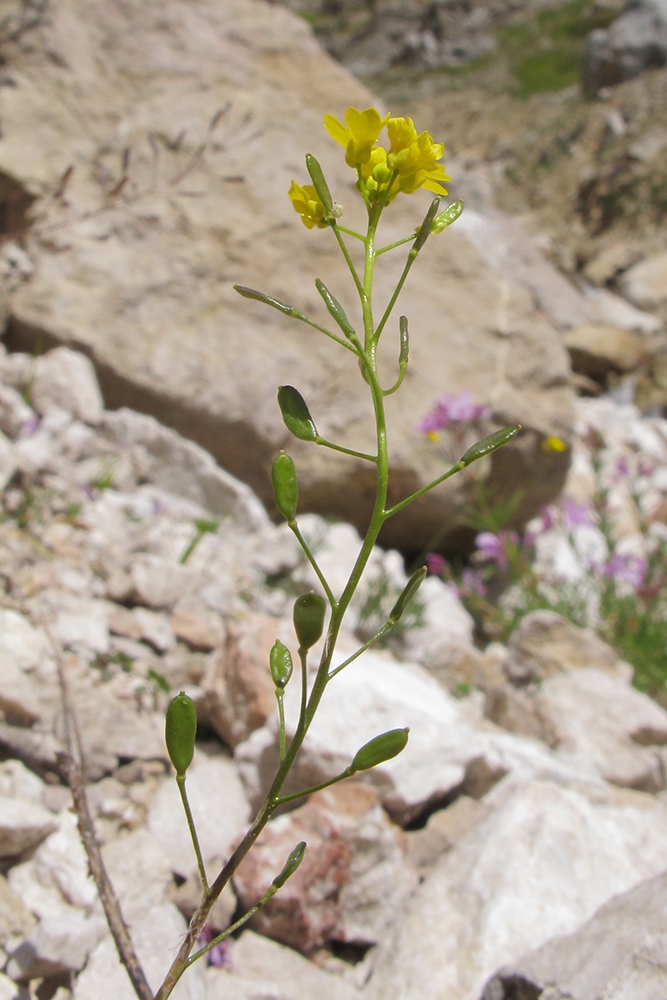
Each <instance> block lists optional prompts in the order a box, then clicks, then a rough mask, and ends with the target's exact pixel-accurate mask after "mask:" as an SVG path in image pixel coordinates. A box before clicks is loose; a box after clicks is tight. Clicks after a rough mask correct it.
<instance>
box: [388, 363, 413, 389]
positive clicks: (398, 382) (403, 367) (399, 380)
mask: <svg viewBox="0 0 667 1000" xmlns="http://www.w3.org/2000/svg"><path fill="white" fill-rule="evenodd" d="M407 367H408V366H407V365H401V371H400V374H399V376H398V378H397V379H396V381H395V382H394V384H393V385H392V387H391V389H385V390H384V392H383V395H384V396H391V394H392V393H393V392H396V390H397V389H400V387H401V385H402V384H403V379H404V378H405V372H406V369H407Z"/></svg>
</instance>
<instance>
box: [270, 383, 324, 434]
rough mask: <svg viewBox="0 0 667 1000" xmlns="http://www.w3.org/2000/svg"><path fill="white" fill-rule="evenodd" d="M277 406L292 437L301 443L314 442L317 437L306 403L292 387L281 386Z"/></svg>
mask: <svg viewBox="0 0 667 1000" xmlns="http://www.w3.org/2000/svg"><path fill="white" fill-rule="evenodd" d="M278 406H279V407H280V412H281V413H282V415H283V420H284V421H285V426H286V427H287V429H288V430H289V431H291V432H292V434H293V435H294V437H297V438H299V439H300V440H301V441H315V440H316V439H317V437H318V433H317V428H316V427H315V424H314V423H313V418H312V417H311V415H310V410H309V409H308V407H307V406H306V401H305V399H304V398H303V396H302V395H301V393H300V392H299V391H298V389H295V388H294V386H293V385H281V386H279V388H278Z"/></svg>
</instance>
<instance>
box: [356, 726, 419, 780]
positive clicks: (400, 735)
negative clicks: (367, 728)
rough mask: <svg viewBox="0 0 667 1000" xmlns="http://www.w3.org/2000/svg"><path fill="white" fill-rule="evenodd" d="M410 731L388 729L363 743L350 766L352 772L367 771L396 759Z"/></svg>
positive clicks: (406, 729)
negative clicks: (386, 761)
mask: <svg viewBox="0 0 667 1000" xmlns="http://www.w3.org/2000/svg"><path fill="white" fill-rule="evenodd" d="M409 732H410V730H409V729H408V728H407V727H406V728H405V729H390V730H389V732H387V733H382V735H381V736H376V737H375V739H373V740H370V741H369V742H368V743H365V744H364V745H363V746H362V748H361V750H357V753H356V755H355V758H354V760H353V761H352V764H351V765H350V769H351V770H352V771H368V770H369V768H371V767H375V766H376V765H377V764H382V763H383V762H384V761H385V760H391V758H392V757H396V756H397V755H398V754H399V753H400V752H401V750H403V749H404V748H405V745H406V743H407V742H408V733H409Z"/></svg>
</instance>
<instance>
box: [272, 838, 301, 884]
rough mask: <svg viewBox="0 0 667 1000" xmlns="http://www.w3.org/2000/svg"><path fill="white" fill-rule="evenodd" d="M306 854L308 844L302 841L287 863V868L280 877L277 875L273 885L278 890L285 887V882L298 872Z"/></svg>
mask: <svg viewBox="0 0 667 1000" xmlns="http://www.w3.org/2000/svg"><path fill="white" fill-rule="evenodd" d="M305 853H306V842H305V840H302V841H301V843H300V844H297V845H296V847H295V848H294V850H293V851H292V853H291V854H290V856H289V858H288V859H287V861H286V862H285V866H284V868H283V870H282V871H281V873H280V875H276V877H275V878H274V880H273V882H272V883H271V884H272V885H275V887H276V889H280V888H281V886H283V885H285V882H286V881H287V879H288V878H289V877H290V875H293V874H294V872H295V871H296V870H297V868H298V867H299V865H300V864H301V862H302V861H303V856H304V854H305Z"/></svg>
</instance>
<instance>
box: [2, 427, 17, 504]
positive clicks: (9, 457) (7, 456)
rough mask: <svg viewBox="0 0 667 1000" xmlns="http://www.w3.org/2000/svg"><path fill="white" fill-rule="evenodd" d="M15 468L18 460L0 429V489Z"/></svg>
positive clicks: (3, 486) (12, 447)
mask: <svg viewBox="0 0 667 1000" xmlns="http://www.w3.org/2000/svg"><path fill="white" fill-rule="evenodd" d="M17 468H18V460H17V456H16V452H15V450H14V446H13V445H12V443H11V441H8V440H7V438H6V437H5V435H4V434H3V433H2V431H0V490H4V488H5V486H6V485H7V483H8V482H9V480H10V479H11V478H12V476H13V475H14V473H15V472H16V470H17Z"/></svg>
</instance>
